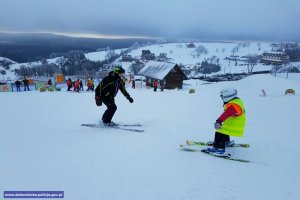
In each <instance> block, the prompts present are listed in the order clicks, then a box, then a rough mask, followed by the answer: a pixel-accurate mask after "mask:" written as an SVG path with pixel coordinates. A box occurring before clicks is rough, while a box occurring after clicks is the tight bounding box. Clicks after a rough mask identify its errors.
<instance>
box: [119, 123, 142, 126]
mask: <svg viewBox="0 0 300 200" xmlns="http://www.w3.org/2000/svg"><path fill="white" fill-rule="evenodd" d="M117 125H118V126H142V124H139V123H133V124H123V123H117Z"/></svg>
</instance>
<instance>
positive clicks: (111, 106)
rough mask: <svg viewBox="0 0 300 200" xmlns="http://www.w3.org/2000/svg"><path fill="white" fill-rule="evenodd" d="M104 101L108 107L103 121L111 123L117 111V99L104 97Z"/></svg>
mask: <svg viewBox="0 0 300 200" xmlns="http://www.w3.org/2000/svg"><path fill="white" fill-rule="evenodd" d="M102 102H103V103H104V104H105V105H106V107H107V109H106V111H105V112H104V114H103V116H102V121H103V123H110V122H111V119H112V118H113V116H114V114H115V112H116V111H117V106H116V104H115V99H114V98H113V97H111V98H103V99H102Z"/></svg>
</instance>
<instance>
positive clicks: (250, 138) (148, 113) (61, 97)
mask: <svg viewBox="0 0 300 200" xmlns="http://www.w3.org/2000/svg"><path fill="white" fill-rule="evenodd" d="M290 75H291V76H290V77H293V78H292V79H291V80H290V79H288V80H286V79H284V78H278V77H277V78H275V77H272V76H269V75H256V76H251V77H248V78H246V79H243V80H240V81H236V82H222V83H216V84H202V83H203V82H201V81H197V82H196V81H192V80H189V81H187V82H185V85H184V89H183V90H179V91H177V90H173V91H169V90H165V91H164V92H157V93H154V92H153V91H152V90H150V89H149V90H147V89H140V88H137V89H136V90H133V89H131V88H129V87H128V92H129V93H130V94H131V96H132V97H133V99H134V103H133V104H130V103H129V102H128V101H127V100H126V99H125V98H124V97H123V96H122V94H118V95H117V97H116V103H117V105H118V110H117V112H116V115H115V117H114V121H116V122H124V123H125V122H128V123H129V122H139V123H142V124H143V128H144V129H145V132H144V133H131V132H126V131H121V130H114V129H104V128H103V129H93V128H87V127H81V126H80V124H81V123H95V122H97V121H98V120H99V119H100V118H101V115H102V113H103V112H104V110H105V108H104V107H96V106H95V103H94V98H93V97H94V94H93V93H80V94H77V93H67V92H65V91H62V92H54V93H40V92H37V91H33V92H22V93H0V99H1V104H0V110H1V118H0V119H1V120H0V123H1V125H0V127H1V132H0V136H1V137H0V138H1V140H0V155H1V160H2V161H3V162H2V163H1V166H0V177H1V179H0V191H1V192H3V191H7V190H30V191H32V190H42V191H45V190H59V191H60V190H63V191H65V199H67V200H83V199H84V200H85V199H108V200H119V199H132V200H139V199H143V200H155V199H173V200H190V199H215V200H219V199H220V200H221V199H243V200H253V199H272V200H282V199H290V200H298V199H300V192H299V187H300V179H299V178H300V171H299V169H300V161H299V159H297V155H299V153H300V149H299V147H298V141H299V139H300V135H299V132H298V127H297V123H298V120H299V118H300V112H299V110H300V95H299V91H300V84H299V81H300V77H299V75H297V74H290ZM227 86H234V87H236V88H237V89H238V91H239V97H240V98H242V99H243V100H244V103H245V107H246V112H247V126H246V131H245V136H244V137H243V138H236V141H237V142H245V143H249V144H250V145H251V147H250V148H248V149H242V148H239V149H238V148H236V149H229V151H230V152H231V153H232V154H233V156H235V157H238V158H243V159H248V160H251V161H252V163H248V164H245V163H238V162H233V161H227V160H223V159H219V158H214V157H210V156H207V155H204V154H201V153H190V152H181V151H179V149H178V146H179V144H181V143H184V142H185V140H186V139H194V140H203V141H207V140H211V139H212V138H213V137H214V134H213V133H214V129H213V122H214V120H215V119H216V118H217V117H218V116H219V114H220V113H221V112H222V102H221V99H220V97H219V90H220V89H221V88H223V87H227ZM189 88H195V89H196V93H195V94H192V95H190V94H188V89H189ZM262 88H263V89H264V90H265V91H266V92H267V97H261V96H259V95H260V94H261V89H262ZM288 88H293V89H295V90H296V95H295V96H284V95H283V94H284V91H285V89H288Z"/></svg>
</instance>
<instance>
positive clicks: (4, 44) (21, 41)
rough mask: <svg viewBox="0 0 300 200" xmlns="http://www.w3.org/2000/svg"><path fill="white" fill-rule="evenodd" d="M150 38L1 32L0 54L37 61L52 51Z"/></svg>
mask: <svg viewBox="0 0 300 200" xmlns="http://www.w3.org/2000/svg"><path fill="white" fill-rule="evenodd" d="M147 41H152V40H150V39H147V40H146V39H93V38H75V37H67V36H59V35H54V34H42V33H34V34H33V33H30V34H29V33H28V34H27V33H20V34H11V33H1V32H0V56H2V57H6V58H9V59H12V60H15V61H16V62H30V61H35V60H37V59H38V57H48V56H49V55H50V54H51V53H65V52H67V51H70V50H83V51H86V52H92V51H96V49H98V48H105V47H107V46H109V47H110V48H111V49H118V48H125V47H128V46H131V45H132V44H133V43H135V42H139V43H144V42H147Z"/></svg>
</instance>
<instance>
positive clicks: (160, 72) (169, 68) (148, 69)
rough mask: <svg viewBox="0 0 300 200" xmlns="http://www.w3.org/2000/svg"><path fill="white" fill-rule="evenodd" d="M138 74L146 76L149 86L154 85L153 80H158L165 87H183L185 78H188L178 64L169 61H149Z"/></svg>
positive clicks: (160, 85) (161, 86)
mask: <svg viewBox="0 0 300 200" xmlns="http://www.w3.org/2000/svg"><path fill="white" fill-rule="evenodd" d="M138 74H139V75H142V76H145V77H146V85H147V86H151V87H153V82H154V81H155V80H158V82H159V87H160V88H163V89H175V88H180V89H181V88H182V84H183V80H186V79H187V76H186V75H185V74H184V72H183V71H182V70H181V69H180V67H179V66H178V65H177V64H175V63H168V62H158V61H149V62H147V63H146V65H145V66H144V67H143V68H142V69H141V71H140V72H139V73H138Z"/></svg>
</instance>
